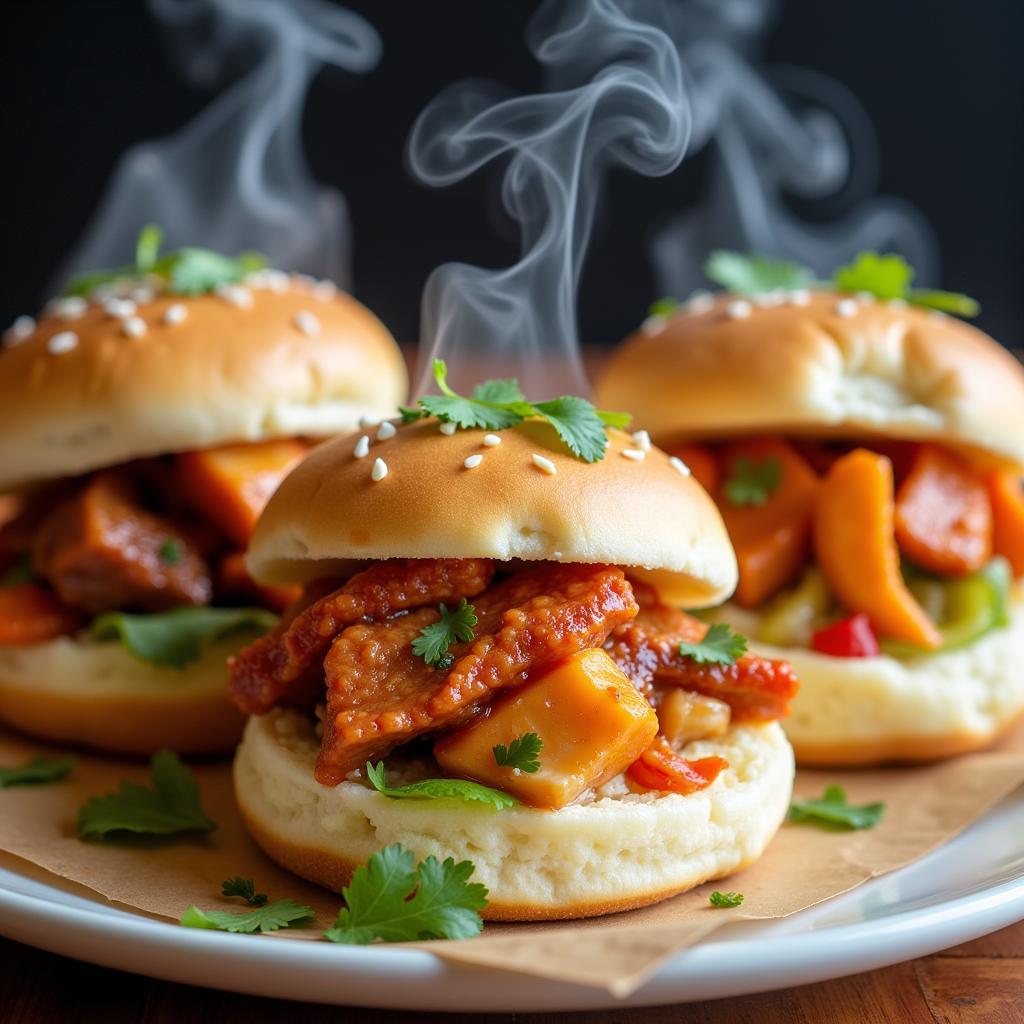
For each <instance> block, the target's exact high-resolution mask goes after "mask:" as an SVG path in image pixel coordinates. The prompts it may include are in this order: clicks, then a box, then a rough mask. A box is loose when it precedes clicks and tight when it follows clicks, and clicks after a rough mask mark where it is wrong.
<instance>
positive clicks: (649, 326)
mask: <svg viewBox="0 0 1024 1024" xmlns="http://www.w3.org/2000/svg"><path fill="white" fill-rule="evenodd" d="M667 323H668V321H667V320H666V319H665V318H664V317H663V316H662V315H661V314H660V313H655V314H654V316H649V317H648V318H647V319H646V320H645V321H644V322H643V323H642V324H641V325H640V330H642V331H643V332H644V334H659V333H660V332H661V331H663V330H664V329H665V324H667Z"/></svg>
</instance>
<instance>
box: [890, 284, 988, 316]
mask: <svg viewBox="0 0 1024 1024" xmlns="http://www.w3.org/2000/svg"><path fill="white" fill-rule="evenodd" d="M907 300H908V301H909V302H911V303H913V304H914V305H915V306H922V307H924V308H925V309H937V310H939V311H940V312H943V313H953V314H954V315H956V316H966V317H971V316H977V315H978V314H979V313H980V312H981V303H980V302H978V300H977V299H972V298H971V297H970V295H964V294H963V293H962V292H943V291H936V290H935V289H916V288H915V289H914V290H913V291H911V292H910V293H909V294H908V295H907Z"/></svg>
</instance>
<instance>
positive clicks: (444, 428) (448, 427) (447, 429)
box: [441, 423, 459, 437]
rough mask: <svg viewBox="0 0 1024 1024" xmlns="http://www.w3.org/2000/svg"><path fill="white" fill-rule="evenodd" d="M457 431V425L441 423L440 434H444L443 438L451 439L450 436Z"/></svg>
mask: <svg viewBox="0 0 1024 1024" xmlns="http://www.w3.org/2000/svg"><path fill="white" fill-rule="evenodd" d="M458 429H459V427H458V424H457V423H442V424H441V433H442V434H444V436H445V437H451V436H452V434H454V433H455V431H456V430H458Z"/></svg>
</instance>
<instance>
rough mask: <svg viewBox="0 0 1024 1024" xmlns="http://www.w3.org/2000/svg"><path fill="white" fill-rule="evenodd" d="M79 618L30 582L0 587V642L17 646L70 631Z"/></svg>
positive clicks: (79, 623) (80, 621)
mask: <svg viewBox="0 0 1024 1024" xmlns="http://www.w3.org/2000/svg"><path fill="white" fill-rule="evenodd" d="M81 625H82V620H81V619H80V618H79V617H78V615H76V614H75V612H73V611H72V610H71V609H70V608H68V607H67V606H66V605H63V604H61V603H60V601H58V600H57V598H56V597H54V595H53V594H51V593H50V591H48V590H45V589H44V588H43V587H39V586H36V584H34V583H18V584H15V585H14V586H10V587H0V645H5V646H12V647H20V646H27V645H29V644H40V643H42V642H43V641H44V640H52V639H53V638H54V637H58V636H65V635H67V634H68V633H74V632H75V630H77V629H78V628H80V626H81Z"/></svg>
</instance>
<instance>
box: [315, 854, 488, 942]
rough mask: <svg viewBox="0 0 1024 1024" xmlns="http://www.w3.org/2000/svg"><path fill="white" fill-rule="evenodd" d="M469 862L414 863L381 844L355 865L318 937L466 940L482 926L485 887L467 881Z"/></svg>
mask: <svg viewBox="0 0 1024 1024" xmlns="http://www.w3.org/2000/svg"><path fill="white" fill-rule="evenodd" d="M473 870H474V868H473V864H472V862H471V861H468V860H464V861H460V862H459V863H458V864H456V863H455V861H454V860H453V859H452V858H451V857H449V858H447V859H446V860H445V861H444V862H441V861H439V860H437V858H436V857H427V858H426V860H423V861H420V863H419V864H417V863H416V862H415V857H414V856H413V853H412V851H410V850H406V849H404V848H403V847H402V846H401V845H399V844H397V843H396V844H394V845H393V846H385V847H384V849H382V850H380V851H378V852H377V853H375V854H373V856H372V857H370V859H369V860H368V861H367V863H366V864H364V865H362V866H361V867H358V868H356V870H355V872H354V873H353V875H352V881H351V882H350V883H349V884H348V885H347V886H346V887H345V888H344V889H342V891H341V894H342V897H343V899H344V901H345V906H343V907H342V908H341V910H340V911H339V912H338V919H337V921H335V924H334V927H333V928H331V929H330V930H329V931H328V932H327V933H326V934H325V935H324V938H326V939H328V940H329V941H330V942H341V943H347V944H350V945H361V946H364V945H367V944H369V943H371V942H373V941H375V940H378V939H379V940H381V941H383V942H415V941H417V940H423V939H468V938H472V937H473V936H474V935H479V934H480V930H481V928H482V927H483V922H482V921H481V919H480V913H479V912H480V911H481V910H483V908H484V907H486V906H487V889H486V888H485V887H484V886H483V885H481V884H480V883H479V882H470V881H469V879H470V877H471V876H472V874H473Z"/></svg>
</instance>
